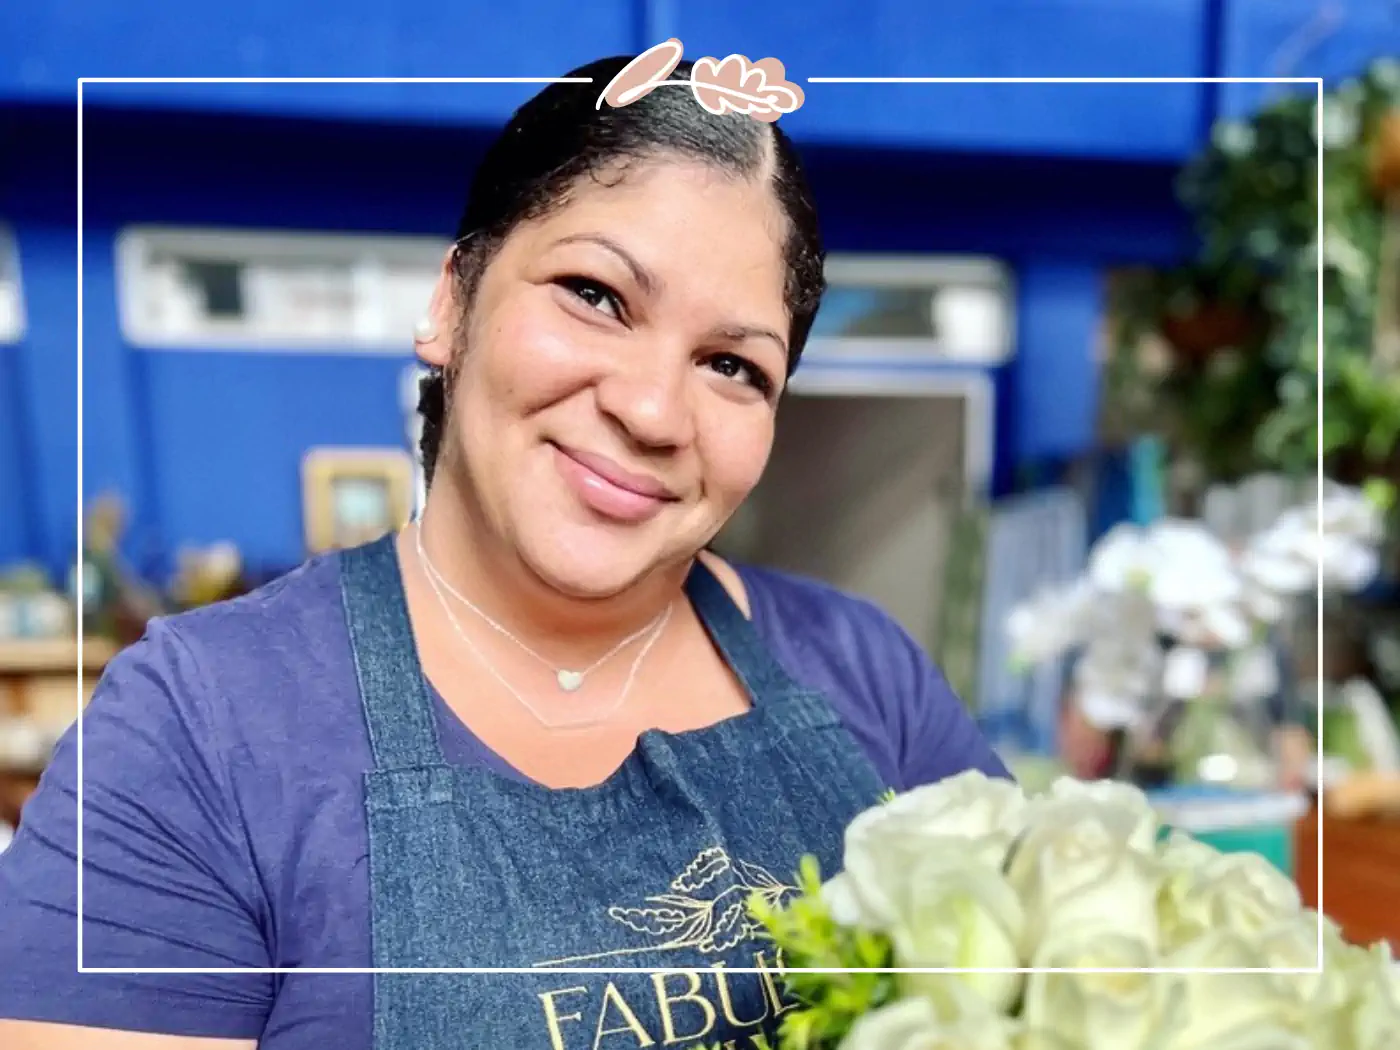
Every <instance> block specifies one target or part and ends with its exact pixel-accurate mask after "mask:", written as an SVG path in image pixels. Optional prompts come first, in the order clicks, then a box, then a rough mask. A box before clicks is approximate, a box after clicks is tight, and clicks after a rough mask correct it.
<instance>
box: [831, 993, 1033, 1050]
mask: <svg viewBox="0 0 1400 1050" xmlns="http://www.w3.org/2000/svg"><path fill="white" fill-rule="evenodd" d="M840 1050H1011V1043H1010V1028H1009V1026H1008V1025H1007V1023H1006V1021H1005V1019H1003V1018H998V1017H995V1016H993V1015H991V1014H983V1013H976V1012H974V1013H970V1014H967V1015H963V1016H959V1017H951V1018H950V1017H943V1016H940V1014H939V1012H938V1010H936V1009H935V1007H934V1005H933V1004H932V1003H931V1002H929V1001H928V1000H927V999H905V1000H902V1001H900V1002H896V1003H892V1004H891V1005H889V1006H882V1007H881V1008H880V1009H878V1010H874V1011H872V1012H871V1013H868V1014H865V1015H864V1016H862V1017H861V1018H860V1020H858V1021H856V1023H855V1024H854V1025H852V1026H851V1030H850V1031H849V1032H848V1033H847V1034H846V1038H845V1039H843V1040H841V1047H840Z"/></svg>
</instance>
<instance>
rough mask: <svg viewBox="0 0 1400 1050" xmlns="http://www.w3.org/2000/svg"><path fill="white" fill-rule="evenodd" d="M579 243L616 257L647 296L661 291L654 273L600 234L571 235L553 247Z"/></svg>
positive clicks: (659, 282) (658, 280)
mask: <svg viewBox="0 0 1400 1050" xmlns="http://www.w3.org/2000/svg"><path fill="white" fill-rule="evenodd" d="M580 242H587V243H589V244H596V245H597V246H598V247H600V248H602V249H604V250H605V251H608V252H611V253H612V254H613V255H616V256H617V257H618V258H619V259H620V260H622V264H623V265H624V266H626V267H627V269H628V270H629V271H630V272H631V274H632V280H634V281H636V282H637V285H638V287H640V288H641V290H642V291H643V292H645V293H646V294H647V295H655V294H656V293H657V292H659V291H660V290H661V280H660V279H659V278H658V277H657V276H656V275H655V274H654V273H652V272H651V271H650V270H648V269H647V268H646V267H645V266H643V265H642V264H641V263H639V262H638V261H637V260H636V259H634V258H633V257H632V254H631V253H630V252H629V251H627V249H626V248H624V247H623V246H622V245H620V244H618V243H617V242H616V241H615V240H613V239H612V238H610V237H604V236H603V235H602V234H601V233H571V234H569V235H568V236H567V237H560V238H559V239H558V240H557V241H555V242H554V246H555V247H556V248H557V247H559V245H561V244H578V243H580Z"/></svg>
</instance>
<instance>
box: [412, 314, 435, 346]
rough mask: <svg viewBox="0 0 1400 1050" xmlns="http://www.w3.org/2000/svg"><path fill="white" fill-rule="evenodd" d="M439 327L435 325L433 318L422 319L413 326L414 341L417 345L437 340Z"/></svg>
mask: <svg viewBox="0 0 1400 1050" xmlns="http://www.w3.org/2000/svg"><path fill="white" fill-rule="evenodd" d="M437 334H438V330H437V325H435V324H433V319H432V318H431V317H423V318H420V319H419V321H418V323H417V324H416V325H414V326H413V341H414V342H416V343H430V342H432V341H433V340H434V339H436V338H437Z"/></svg>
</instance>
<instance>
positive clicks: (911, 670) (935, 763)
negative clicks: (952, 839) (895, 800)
mask: <svg viewBox="0 0 1400 1050" xmlns="http://www.w3.org/2000/svg"><path fill="white" fill-rule="evenodd" d="M864 619H865V625H864V632H863V633H864V634H865V635H866V648H867V652H868V653H869V654H870V656H871V657H872V659H871V661H870V665H869V672H870V674H871V675H872V676H873V679H874V680H873V682H872V688H873V691H874V694H875V698H876V702H877V703H879V704H880V705H881V707H882V708H883V712H882V714H883V718H884V722H885V725H886V727H887V729H888V731H889V733H890V735H891V737H892V748H893V751H894V754H895V757H896V760H897V763H898V768H899V781H900V782H899V784H897V785H896V786H897V787H898V789H899V790H901V791H908V790H910V789H911V788H915V787H918V786H920V785H922V784H931V783H933V782H935V781H938V780H943V779H945V778H947V777H951V776H955V775H957V774H958V773H962V772H965V771H967V770H969V769H976V770H981V771H982V772H983V773H986V774H987V775H988V776H990V777H1001V778H1005V779H1010V777H1011V774H1010V772H1009V771H1008V770H1007V768H1006V766H1005V764H1003V762H1002V760H1001V759H1000V758H999V757H998V756H997V754H996V752H995V751H994V750H993V749H992V746H991V744H990V743H989V742H988V741H987V738H986V737H985V736H984V735H983V733H982V731H981V729H980V728H978V726H977V722H976V721H975V720H974V719H973V717H972V715H971V713H970V712H969V711H968V709H967V706H966V705H965V704H964V703H963V702H962V701H961V700H960V699H959V698H958V695H957V694H956V693H955V692H954V691H953V687H952V686H950V685H949V684H948V680H947V679H946V678H945V677H944V676H943V672H942V671H940V670H939V669H938V666H937V665H936V664H935V663H934V662H933V660H932V659H930V658H929V656H928V654H927V653H926V652H925V651H924V649H923V647H922V646H921V645H919V643H918V642H916V641H915V640H914V639H913V638H912V637H910V635H909V634H908V632H907V631H905V630H904V628H903V627H901V626H900V625H899V624H898V623H896V622H895V620H894V619H893V618H892V617H890V616H888V615H886V614H885V613H883V612H880V611H879V610H877V609H875V607H874V606H864Z"/></svg>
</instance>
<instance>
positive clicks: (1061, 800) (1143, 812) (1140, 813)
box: [1030, 777, 1161, 853]
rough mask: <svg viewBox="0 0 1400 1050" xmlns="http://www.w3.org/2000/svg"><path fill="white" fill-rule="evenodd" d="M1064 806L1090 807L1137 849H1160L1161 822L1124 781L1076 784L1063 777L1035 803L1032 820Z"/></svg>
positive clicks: (1138, 789)
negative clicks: (1158, 838)
mask: <svg viewBox="0 0 1400 1050" xmlns="http://www.w3.org/2000/svg"><path fill="white" fill-rule="evenodd" d="M1062 806H1068V807H1089V806H1092V807H1093V809H1094V811H1095V813H1096V814H1097V815H1098V816H1099V818H1100V819H1102V820H1103V821H1104V823H1105V825H1106V826H1108V827H1110V828H1116V829H1120V830H1121V832H1122V833H1123V835H1124V837H1125V838H1126V839H1127V841H1128V842H1129V844H1131V845H1132V846H1133V848H1134V849H1138V850H1142V851H1143V852H1144V853H1147V852H1151V851H1152V850H1153V849H1155V848H1156V845H1157V833H1158V829H1159V828H1160V827H1161V820H1160V818H1159V817H1158V816H1157V811H1156V810H1155V809H1153V808H1152V803H1150V802H1148V801H1147V796H1146V795H1145V794H1144V793H1143V792H1142V790H1141V789H1140V788H1136V787H1133V785H1131V784H1125V783H1123V782H1122V781H1120V780H1076V779H1074V778H1073V777H1059V778H1057V779H1056V780H1055V782H1054V783H1053V784H1051V785H1050V791H1049V792H1048V793H1047V794H1046V795H1042V796H1041V797H1040V798H1037V799H1036V800H1035V801H1033V802H1032V803H1031V808H1030V820H1032V821H1034V820H1035V819H1037V817H1038V814H1039V813H1040V812H1042V811H1046V810H1059V809H1060V808H1061V807H1062Z"/></svg>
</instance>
